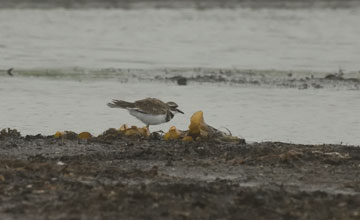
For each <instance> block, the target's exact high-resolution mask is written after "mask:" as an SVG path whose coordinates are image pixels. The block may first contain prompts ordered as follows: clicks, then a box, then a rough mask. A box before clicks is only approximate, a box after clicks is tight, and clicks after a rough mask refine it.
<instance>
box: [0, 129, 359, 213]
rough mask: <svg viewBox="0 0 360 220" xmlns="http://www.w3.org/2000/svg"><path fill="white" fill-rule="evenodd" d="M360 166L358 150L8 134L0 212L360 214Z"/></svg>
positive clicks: (0, 168)
mask: <svg viewBox="0 0 360 220" xmlns="http://www.w3.org/2000/svg"><path fill="white" fill-rule="evenodd" d="M12 131H13V130H12ZM359 166H360V148H359V147H355V146H343V145H299V144H288V143H280V142H262V143H252V144H246V143H240V142H238V143H214V142H211V141H207V142H182V141H163V140H156V139H153V140H141V139H126V138H122V137H116V138H112V139H102V140H100V139H97V138H94V139H90V140H78V139H75V140H68V139H56V138H54V137H50V136H49V137H43V136H41V135H37V136H26V137H23V136H19V134H17V133H16V132H8V133H7V134H5V133H4V134H2V135H0V186H1V188H2V189H3V190H0V201H6V202H2V203H0V218H2V219H18V218H26V219H64V218H65V219H68V218H70V217H73V218H80V217H82V218H86V219H100V218H132V219H143V218H147V219H151V218H152V219H181V218H186V219H199V218H207V219H208V218H220V217H221V218H222V219H233V218H239V217H242V218H247V219H254V218H257V219H269V218H272V219H274V218H297V219H305V218H307V219H308V218H316V219H330V218H335V219H356V218H359V216H360V211H359V208H358V207H359V204H360V169H359ZM139 209H141V210H142V211H141V212H139V211H138V210H139Z"/></svg>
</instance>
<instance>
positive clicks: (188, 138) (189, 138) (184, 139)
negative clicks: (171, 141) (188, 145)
mask: <svg viewBox="0 0 360 220" xmlns="http://www.w3.org/2000/svg"><path fill="white" fill-rule="evenodd" d="M182 141H194V139H193V138H192V137H191V136H185V137H184V138H183V139H182Z"/></svg>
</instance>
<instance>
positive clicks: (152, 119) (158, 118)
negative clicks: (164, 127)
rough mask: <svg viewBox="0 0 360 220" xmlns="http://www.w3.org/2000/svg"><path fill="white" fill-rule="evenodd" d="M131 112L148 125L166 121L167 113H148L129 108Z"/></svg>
mask: <svg viewBox="0 0 360 220" xmlns="http://www.w3.org/2000/svg"><path fill="white" fill-rule="evenodd" d="M129 113H130V115H132V116H135V117H136V118H137V119H139V120H140V121H142V122H143V123H144V124H146V125H158V124H162V123H165V122H166V115H148V114H144V113H141V112H138V111H135V110H129Z"/></svg>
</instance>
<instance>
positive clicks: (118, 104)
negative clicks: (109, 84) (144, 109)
mask: <svg viewBox="0 0 360 220" xmlns="http://www.w3.org/2000/svg"><path fill="white" fill-rule="evenodd" d="M107 105H108V106H109V107H110V108H135V104H134V103H131V102H126V101H123V100H116V99H114V100H113V101H112V103H108V104H107Z"/></svg>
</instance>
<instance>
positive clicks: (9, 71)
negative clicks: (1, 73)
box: [6, 68, 14, 76]
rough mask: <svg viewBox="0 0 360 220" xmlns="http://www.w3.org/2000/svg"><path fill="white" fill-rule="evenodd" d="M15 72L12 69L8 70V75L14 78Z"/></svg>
mask: <svg viewBox="0 0 360 220" xmlns="http://www.w3.org/2000/svg"><path fill="white" fill-rule="evenodd" d="M13 70H14V68H10V69H8V70H7V71H6V72H7V74H8V75H9V76H14V75H13Z"/></svg>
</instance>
